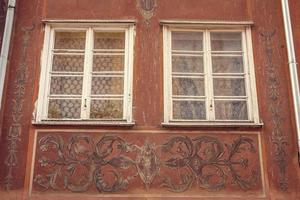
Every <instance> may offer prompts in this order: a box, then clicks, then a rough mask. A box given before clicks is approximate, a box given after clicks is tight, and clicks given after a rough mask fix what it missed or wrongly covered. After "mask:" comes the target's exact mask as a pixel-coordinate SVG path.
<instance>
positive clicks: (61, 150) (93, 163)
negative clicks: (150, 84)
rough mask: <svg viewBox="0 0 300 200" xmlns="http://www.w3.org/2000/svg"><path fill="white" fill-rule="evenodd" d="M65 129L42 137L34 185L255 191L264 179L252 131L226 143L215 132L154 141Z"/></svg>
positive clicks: (107, 189)
mask: <svg viewBox="0 0 300 200" xmlns="http://www.w3.org/2000/svg"><path fill="white" fill-rule="evenodd" d="M66 135H68V134H65V135H63V134H45V135H42V136H40V137H38V144H37V151H38V154H37V159H36V161H35V163H36V164H35V168H36V169H35V170H34V180H33V187H34V190H35V191H38V192H43V191H49V190H54V191H70V192H87V191H89V192H91V191H95V192H96V191H97V192H100V193H122V192H128V191H130V189H133V188H135V189H136V188H140V190H145V191H146V192H150V193H151V191H152V189H154V190H155V191H156V190H157V189H159V190H162V191H164V192H169V193H182V192H186V191H189V190H194V191H197V190H199V189H203V190H207V191H218V190H223V189H225V187H229V186H230V187H233V188H236V189H237V190H238V191H239V190H242V191H248V190H250V191H251V190H252V191H253V189H254V188H256V189H257V188H259V186H257V185H261V184H260V181H259V180H260V176H261V175H260V167H259V164H258V163H259V162H258V161H253V160H252V161H253V163H252V162H251V159H253V157H252V156H253V155H257V154H256V153H257V146H256V145H257V143H256V145H255V144H254V140H253V139H252V138H253V137H252V138H250V137H246V136H239V137H235V139H234V140H233V141H232V143H231V144H227V143H223V142H222V141H221V140H220V139H218V138H217V137H212V136H205V135H203V136H198V137H194V138H192V137H188V136H182V135H179V136H173V137H170V138H167V139H166V140H164V141H162V143H161V144H155V143H153V142H151V140H150V139H146V142H141V140H140V141H139V142H137V141H131V140H129V141H130V142H129V141H127V140H125V139H123V138H122V137H120V136H118V135H111V134H109V135H104V136H101V137H92V136H88V135H81V134H75V135H68V136H67V137H66ZM139 183H142V185H141V184H139Z"/></svg>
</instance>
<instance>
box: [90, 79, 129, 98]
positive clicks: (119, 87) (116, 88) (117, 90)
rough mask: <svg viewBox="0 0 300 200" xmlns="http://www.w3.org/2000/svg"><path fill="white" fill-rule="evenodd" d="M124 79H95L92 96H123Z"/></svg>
mask: <svg viewBox="0 0 300 200" xmlns="http://www.w3.org/2000/svg"><path fill="white" fill-rule="evenodd" d="M123 84H124V81H123V78H122V77H93V78H92V94H123Z"/></svg>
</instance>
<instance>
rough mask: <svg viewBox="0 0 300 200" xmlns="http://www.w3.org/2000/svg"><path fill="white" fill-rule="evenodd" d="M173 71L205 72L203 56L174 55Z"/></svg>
mask: <svg viewBox="0 0 300 200" xmlns="http://www.w3.org/2000/svg"><path fill="white" fill-rule="evenodd" d="M172 71H173V72H186V73H203V57H202V56H201V57H200V56H199V57H198V56H197V57H196V56H173V57H172Z"/></svg>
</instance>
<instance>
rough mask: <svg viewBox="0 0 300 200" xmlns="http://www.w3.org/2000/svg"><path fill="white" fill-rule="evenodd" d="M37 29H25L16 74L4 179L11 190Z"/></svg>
mask: <svg viewBox="0 0 300 200" xmlns="http://www.w3.org/2000/svg"><path fill="white" fill-rule="evenodd" d="M34 28H35V26H34V25H32V26H31V27H26V28H23V32H24V35H23V44H22V50H21V61H20V64H19V67H18V68H17V71H16V74H15V82H14V83H15V86H14V97H13V99H12V105H11V107H12V116H11V117H12V124H11V125H10V128H9V132H8V135H7V138H6V139H7V141H8V147H7V152H8V154H7V157H6V158H5V161H4V164H5V165H6V166H7V173H6V176H5V178H4V187H5V188H6V189H7V190H10V189H11V188H12V187H13V185H14V178H15V177H14V175H13V174H14V170H15V168H16V167H18V165H19V158H18V151H19V149H18V146H19V143H20V141H21V134H22V125H21V122H22V117H23V106H24V95H25V87H26V80H27V76H28V70H27V65H26V61H27V50H28V45H29V39H30V33H31V32H32V31H33V29H34Z"/></svg>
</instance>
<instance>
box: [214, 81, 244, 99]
mask: <svg viewBox="0 0 300 200" xmlns="http://www.w3.org/2000/svg"><path fill="white" fill-rule="evenodd" d="M214 95H215V96H246V91H245V80H244V79H239V78H235V79H229V78H214Z"/></svg>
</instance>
